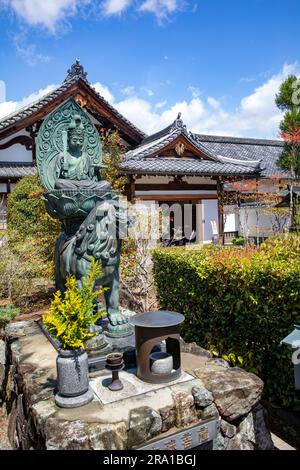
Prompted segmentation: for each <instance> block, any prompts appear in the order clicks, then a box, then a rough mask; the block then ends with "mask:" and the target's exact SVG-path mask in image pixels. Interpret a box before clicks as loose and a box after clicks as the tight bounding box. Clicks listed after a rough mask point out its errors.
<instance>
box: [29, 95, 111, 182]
mask: <svg viewBox="0 0 300 470" xmlns="http://www.w3.org/2000/svg"><path fill="white" fill-rule="evenodd" d="M79 121H80V126H81V128H82V129H83V131H84V147H83V150H84V151H85V152H87V154H88V155H89V156H90V158H91V160H92V162H93V164H95V165H98V166H99V167H100V166H102V147H101V142H100V136H99V133H98V131H97V129H96V127H95V125H94V124H93V122H92V121H91V119H90V118H89V116H88V114H87V113H85V112H84V111H83V110H82V108H81V107H80V106H79V105H78V104H77V103H76V101H75V100H74V99H73V98H69V99H68V100H66V101H65V102H64V103H62V104H61V105H60V106H59V107H58V108H56V109H55V110H54V111H52V113H50V114H49V115H48V116H47V117H46V119H45V120H44V122H43V124H42V125H41V128H40V131H39V134H38V137H37V141H36V160H37V167H38V172H39V175H40V178H41V182H42V184H43V186H44V187H45V189H46V190H47V191H51V190H52V189H54V185H55V174H56V171H55V162H56V158H57V156H58V155H59V154H63V151H64V146H65V135H66V133H67V131H68V129H70V127H71V128H72V126H74V125H76V122H79Z"/></svg>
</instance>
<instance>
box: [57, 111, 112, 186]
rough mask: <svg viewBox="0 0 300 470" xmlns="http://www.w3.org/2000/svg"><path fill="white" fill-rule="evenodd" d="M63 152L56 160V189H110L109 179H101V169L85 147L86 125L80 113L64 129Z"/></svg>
mask: <svg viewBox="0 0 300 470" xmlns="http://www.w3.org/2000/svg"><path fill="white" fill-rule="evenodd" d="M62 134H63V135H62V137H63V153H62V154H59V155H58V156H57V158H56V162H55V172H56V181H55V189H93V190H95V189H98V190H102V191H103V190H106V189H110V185H109V183H108V182H107V181H105V180H101V176H100V174H99V170H100V169H101V168H103V165H101V164H99V165H95V164H93V162H92V159H91V158H90V156H89V155H88V153H87V152H85V151H84V150H83V147H84V139H85V135H84V126H83V123H82V120H81V117H80V116H79V115H78V114H75V115H74V116H73V119H72V121H71V123H70V124H69V126H68V129H67V131H63V133H62Z"/></svg>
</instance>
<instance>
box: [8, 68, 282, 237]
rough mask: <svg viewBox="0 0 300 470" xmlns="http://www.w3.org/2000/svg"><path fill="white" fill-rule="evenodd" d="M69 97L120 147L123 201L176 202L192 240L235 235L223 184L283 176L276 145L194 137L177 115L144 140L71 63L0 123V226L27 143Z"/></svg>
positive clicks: (27, 168)
mask: <svg viewBox="0 0 300 470" xmlns="http://www.w3.org/2000/svg"><path fill="white" fill-rule="evenodd" d="M70 97H73V98H74V99H75V100H76V102H77V103H79V104H80V106H81V107H82V108H83V109H84V110H85V111H86V112H87V113H88V114H89V116H90V117H91V119H92V120H93V122H94V124H95V125H96V127H97V128H98V129H99V130H100V129H101V128H104V129H106V130H109V129H111V130H115V129H116V130H118V132H119V135H120V137H121V138H122V142H123V144H124V146H125V147H126V150H127V151H126V154H125V158H124V162H123V163H122V172H124V174H126V175H128V181H129V183H128V188H127V196H128V199H130V200H131V201H135V200H138V199H140V200H143V201H145V203H146V204H155V205H162V204H167V205H169V206H172V204H174V202H176V203H179V204H180V205H182V208H183V211H182V213H183V217H184V210H185V207H186V206H190V207H192V229H193V232H194V233H195V237H194V238H193V241H197V242H203V243H207V242H211V241H212V239H213V238H214V237H217V238H219V239H221V240H223V241H226V239H229V238H230V237H233V236H237V235H238V234H239V233H240V230H241V228H240V226H241V220H240V218H241V216H240V215H239V214H237V213H235V212H234V211H233V212H232V213H230V211H229V213H228V211H227V215H226V216H224V205H225V204H226V198H224V194H225V193H226V192H227V194H229V191H228V182H230V181H241V180H245V179H247V180H248V179H250V180H252V181H261V180H262V179H263V180H265V181H266V182H267V181H271V180H272V179H274V178H275V179H276V180H277V181H278V182H281V181H286V180H287V179H288V178H289V176H290V175H289V174H288V173H286V172H284V171H282V170H280V169H279V168H278V167H277V164H276V162H277V160H278V158H279V157H280V155H281V153H282V150H283V142H281V141H277V140H263V139H248V138H239V137H237V138H236V137H219V136H214V135H202V134H195V133H192V132H190V131H189V130H188V129H187V128H186V126H185V125H184V122H183V119H182V118H181V115H180V113H179V114H178V116H177V117H176V116H174V118H175V117H176V119H175V120H174V122H172V123H170V125H169V126H168V127H166V128H165V129H162V130H161V131H159V132H157V133H155V134H153V135H150V136H148V135H146V134H145V133H144V132H143V131H142V130H140V129H138V128H137V127H136V126H135V125H134V124H133V123H131V122H129V121H128V119H126V118H125V117H124V116H122V115H121V114H120V113H119V112H118V111H117V110H116V109H115V108H114V107H113V106H111V105H110V104H109V103H108V102H107V101H106V100H105V99H104V98H103V97H102V96H100V95H99V94H98V93H97V92H96V91H95V89H94V88H93V87H92V86H91V84H90V83H89V82H88V80H87V73H86V72H85V71H84V68H83V66H82V65H81V64H80V62H79V61H78V60H77V61H76V62H75V64H73V65H72V67H71V68H70V70H68V74H67V76H66V78H65V80H64V82H63V83H62V84H61V85H60V86H59V87H57V88H56V89H55V90H53V91H52V92H50V93H48V94H47V95H45V96H43V97H42V98H40V99H39V100H38V101H36V102H34V103H31V104H29V105H27V106H26V107H24V108H22V109H18V110H17V111H16V112H15V113H13V114H11V115H9V116H6V117H4V118H2V119H1V120H0V201H1V199H2V207H1V206H0V228H1V223H2V226H3V225H5V217H6V211H5V201H6V198H7V194H8V193H9V192H10V191H12V190H13V188H14V185H15V184H16V182H17V181H18V180H19V179H20V178H22V177H23V176H27V175H34V174H36V165H35V141H36V136H37V132H38V130H39V128H40V126H41V124H42V122H43V120H44V119H45V117H46V116H47V115H48V114H49V113H50V112H52V111H53V110H54V109H55V108H56V107H58V106H59V105H60V104H61V103H63V102H64V101H65V100H66V99H68V98H70ZM170 224H172V220H171V219H170Z"/></svg>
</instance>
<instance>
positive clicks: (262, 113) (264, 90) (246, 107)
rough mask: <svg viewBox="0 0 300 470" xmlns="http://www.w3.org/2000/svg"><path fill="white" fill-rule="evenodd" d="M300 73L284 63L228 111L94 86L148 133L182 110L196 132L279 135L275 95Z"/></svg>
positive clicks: (7, 109)
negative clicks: (115, 92) (119, 94)
mask: <svg viewBox="0 0 300 470" xmlns="http://www.w3.org/2000/svg"><path fill="white" fill-rule="evenodd" d="M299 72H300V70H299V67H298V65H297V64H291V65H284V66H283V68H282V70H281V71H280V72H279V73H278V74H276V75H273V76H272V77H271V78H269V79H268V80H267V81H266V82H265V83H263V84H262V85H261V86H259V87H257V88H256V89H254V91H253V92H252V93H251V94H249V95H248V96H245V97H243V98H242V99H241V100H240V104H239V106H238V107H237V108H236V109H234V110H233V111H226V110H225V109H224V108H223V105H222V104H221V103H220V102H219V101H218V100H216V99H215V98H214V97H212V96H208V97H207V98H206V97H203V96H202V95H201V97H200V96H192V97H191V99H187V100H182V101H178V102H175V103H174V104H173V105H170V106H168V107H166V105H167V101H166V100H164V101H161V102H157V103H151V102H150V100H148V99H142V98H140V97H139V96H137V95H136V94H132V95H127V96H125V97H124V98H123V99H119V100H118V99H117V98H116V97H115V96H114V95H113V93H112V92H111V91H110V89H109V88H108V87H107V86H106V85H103V84H101V83H100V82H97V83H95V84H94V85H93V86H94V87H95V88H96V90H97V91H98V92H99V93H100V94H101V95H102V96H103V97H104V98H105V99H106V100H107V101H109V102H110V103H111V104H112V105H113V106H115V107H116V108H117V109H118V110H119V111H120V112H121V113H122V114H123V115H124V116H126V117H127V118H128V119H129V120H130V121H131V122H132V123H134V124H136V125H137V126H138V127H140V128H141V129H142V130H144V131H145V132H147V133H148V134H151V133H153V132H157V131H159V130H160V129H162V128H164V127H166V126H167V125H169V124H170V123H171V122H173V121H174V120H175V118H176V116H177V114H178V112H179V111H180V112H181V113H182V118H183V120H184V122H185V124H186V125H187V127H188V129H189V130H191V131H193V132H198V133H203V134H205V133H207V134H216V135H217V134H219V135H231V136H252V137H257V138H259V137H261V138H277V137H278V125H279V122H280V119H281V117H282V113H281V112H280V111H279V110H278V109H277V108H276V106H275V103H274V99H275V94H276V93H277V92H278V89H279V86H280V84H281V83H282V82H283V80H284V79H285V78H286V77H287V76H288V75H289V74H291V73H294V74H296V75H298V74H299ZM54 88H55V85H49V86H48V87H47V88H44V89H41V90H39V91H38V92H37V93H33V94H31V95H29V96H27V97H25V98H24V99H23V100H21V101H19V102H15V101H6V102H4V103H0V117H3V116H5V115H7V114H9V113H11V112H13V111H15V110H16V109H17V108H20V107H21V106H24V105H26V104H28V103H29V102H32V101H34V100H36V99H38V98H39V97H40V96H42V95H43V94H45V93H49V92H50V91H52V90H53V89H54ZM135 93H136V92H135Z"/></svg>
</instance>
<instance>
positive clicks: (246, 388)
mask: <svg viewBox="0 0 300 470" xmlns="http://www.w3.org/2000/svg"><path fill="white" fill-rule="evenodd" d="M5 340H6V344H4V343H1V344H0V361H1V365H0V380H1V385H0V387H1V390H2V392H1V396H2V399H3V402H4V406H5V407H6V410H7V413H8V414H9V438H10V442H11V444H12V446H13V447H15V448H19V449H98V450H100V449H109V450H113V449H119V450H125V449H130V448H134V447H136V446H139V445H142V444H144V443H146V442H148V441H149V440H151V439H153V438H160V437H164V436H165V435H167V434H168V433H171V432H176V431H181V430H183V429H185V428H187V427H189V426H192V425H194V424H199V423H201V422H205V420H207V419H211V418H217V419H218V420H219V424H218V434H217V438H216V439H215V440H214V442H213V449H215V450H224V449H227V450H234V449H243V450H252V449H262V450H263V449H273V442H272V439H271V436H270V432H269V430H268V426H267V416H266V412H265V410H264V408H263V407H262V405H261V404H260V398H261V394H262V390H263V383H262V381H261V380H260V379H259V378H258V377H257V376H255V375H254V374H250V373H247V372H245V371H243V370H242V369H239V368H230V367H229V366H228V364H227V363H226V362H225V361H223V360H215V359H212V358H211V357H210V355H209V353H208V352H207V351H204V350H202V349H201V348H199V347H198V346H196V345H186V344H183V348H182V350H183V353H182V359H183V368H184V370H185V371H186V372H188V373H189V374H191V375H192V376H193V377H192V380H189V381H187V382H183V383H177V384H173V385H172V384H169V385H167V386H165V387H163V388H161V389H158V390H155V391H152V392H148V393H145V394H143V395H139V396H138V397H132V398H127V399H124V400H122V401H121V402H118V401H117V402H114V403H110V404H106V405H103V404H102V403H101V402H100V401H99V400H98V401H97V400H93V401H92V402H91V403H89V404H88V405H85V406H84V407H81V408H75V409H71V410H70V409H61V408H58V407H57V406H56V405H55V403H54V391H55V386H56V369H55V358H56V351H55V350H54V349H53V347H52V346H51V344H50V343H49V342H48V341H47V339H46V338H45V336H44V335H43V334H42V333H41V332H40V330H39V327H38V326H37V325H36V324H35V323H34V322H15V323H11V324H10V325H8V327H7V328H6V338H5Z"/></svg>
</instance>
